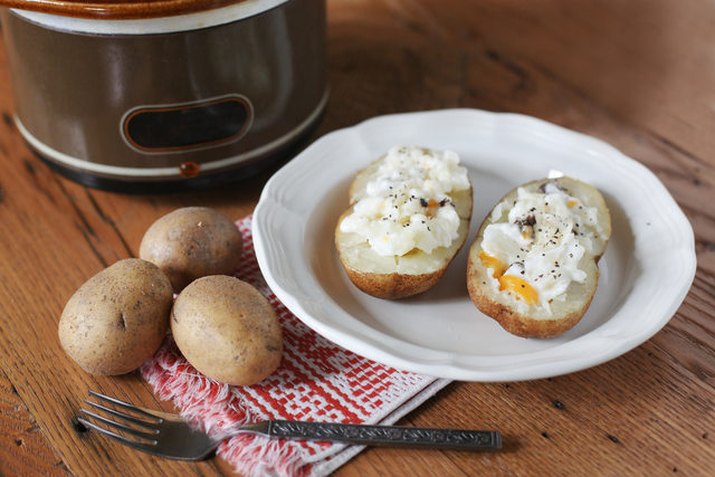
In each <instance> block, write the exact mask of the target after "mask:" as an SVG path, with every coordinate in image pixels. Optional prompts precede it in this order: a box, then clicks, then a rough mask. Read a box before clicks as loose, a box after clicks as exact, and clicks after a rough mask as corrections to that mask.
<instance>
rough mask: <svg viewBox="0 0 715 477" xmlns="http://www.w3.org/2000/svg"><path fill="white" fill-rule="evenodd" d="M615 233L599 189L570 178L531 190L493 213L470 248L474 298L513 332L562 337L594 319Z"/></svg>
mask: <svg viewBox="0 0 715 477" xmlns="http://www.w3.org/2000/svg"><path fill="white" fill-rule="evenodd" d="M610 235H611V220H610V214H609V210H608V207H607V205H606V202H605V200H604V199H603V196H602V195H601V193H600V192H599V191H598V190H597V189H596V188H594V187H593V186H591V185H589V184H586V183H585V182H582V181H579V180H576V179H573V178H569V177H561V178H557V179H542V180H537V181H533V182H529V183H527V184H524V185H522V186H520V187H517V188H515V189H514V190H512V191H511V192H509V193H508V194H507V195H506V196H505V197H503V198H502V199H501V200H500V201H499V203H498V204H497V205H496V206H495V207H494V209H492V211H491V213H490V214H489V215H488V216H487V217H486V219H485V220H484V222H483V223H482V225H481V227H480V229H479V231H478V233H477V236H476V238H475V240H474V242H473V243H472V245H471V247H470V250H469V258H468V263H467V289H468V290H469V295H470V297H471V299H472V301H473V302H474V304H475V305H476V306H477V308H478V309H479V310H480V311H482V312H483V313H484V314H486V315H488V316H490V317H491V318H493V319H494V320H496V321H497V322H498V323H499V324H500V325H501V326H502V327H503V328H504V329H505V330H506V331H508V332H510V333H512V334H515V335H518V336H522V337H538V338H548V337H553V336H558V335H560V334H562V333H564V332H566V331H567V330H569V329H571V328H572V327H573V326H575V325H576V324H577V323H578V322H579V320H580V319H581V318H582V317H583V315H584V314H585V313H586V310H587V309H588V307H589V305H590V303H591V300H592V299H593V296H594V294H595V292H596V288H597V286H598V276H599V272H598V261H599V259H600V258H601V256H602V254H603V252H604V250H605V247H606V245H607V243H608V240H609V238H610Z"/></svg>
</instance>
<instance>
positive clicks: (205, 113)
mask: <svg viewBox="0 0 715 477" xmlns="http://www.w3.org/2000/svg"><path fill="white" fill-rule="evenodd" d="M252 122H253V105H252V104H251V102H250V101H249V99H248V98H246V97H245V96H242V95H238V94H229V95H224V96H217V97H214V98H207V99H204V100H199V101H191V102H187V103H176V104H160V105H146V106H137V107H135V108H132V109H130V110H129V111H127V112H126V113H125V114H124V116H123V117H122V121H121V125H120V126H121V127H120V129H121V134H122V137H123V139H124V141H125V142H126V143H127V145H129V146H130V147H131V148H132V149H134V150H136V151H138V152H141V153H143V154H166V153H179V152H186V151H193V150H197V149H206V148H210V147H217V146H222V145H225V144H229V143H231V142H235V141H238V140H239V139H241V138H242V137H243V136H244V135H245V134H246V132H248V129H249V128H250V127H251V124H252Z"/></svg>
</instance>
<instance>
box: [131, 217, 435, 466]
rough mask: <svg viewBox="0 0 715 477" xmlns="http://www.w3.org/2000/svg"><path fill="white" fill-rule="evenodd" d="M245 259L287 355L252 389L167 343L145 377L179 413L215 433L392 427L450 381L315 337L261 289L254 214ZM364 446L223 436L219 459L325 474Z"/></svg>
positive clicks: (247, 225)
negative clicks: (210, 374) (313, 426)
mask: <svg viewBox="0 0 715 477" xmlns="http://www.w3.org/2000/svg"><path fill="white" fill-rule="evenodd" d="M236 225H237V226H238V228H239V230H240V231H241V234H242V236H243V261H242V262H241V263H242V265H241V269H240V270H237V271H236V274H235V275H236V276H237V277H238V278H240V279H241V280H244V281H246V282H248V283H250V284H252V285H254V286H255V287H256V288H257V289H258V290H259V291H260V292H261V293H263V294H264V295H265V296H266V298H268V301H269V302H270V303H271V305H273V307H274V309H275V310H276V313H277V315H278V318H279V319H280V322H281V325H282V327H283V340H284V345H285V350H284V353H283V360H282V362H281V366H280V367H279V368H278V370H277V371H276V372H275V373H273V374H272V375H271V376H270V377H268V378H267V379H265V380H264V381H262V382H261V383H259V384H257V385H254V386H230V385H226V384H222V383H219V382H216V381H213V380H212V379H210V378H207V377H205V376H203V375H202V374H201V373H199V372H198V371H196V370H195V369H194V368H193V367H192V366H191V365H190V364H189V363H188V362H187V361H186V360H185V359H184V357H183V356H182V355H181V353H180V352H179V351H178V349H177V348H176V345H175V344H174V343H173V342H172V341H171V339H168V340H167V342H166V343H165V344H164V345H163V346H162V348H161V349H160V350H159V352H158V353H157V354H156V355H155V356H154V358H153V359H152V360H151V361H149V362H148V363H146V364H145V365H144V366H143V367H142V375H143V376H144V378H145V379H146V380H147V381H148V382H149V383H150V384H151V386H152V387H153V389H154V392H155V393H157V394H158V395H159V396H160V397H161V398H162V399H171V400H173V402H174V404H175V405H176V406H177V407H178V408H179V409H180V411H181V414H182V416H184V417H185V418H186V419H188V420H190V421H192V422H194V423H196V424H197V425H198V426H200V427H201V428H203V429H204V430H205V431H207V432H209V433H210V434H212V435H215V436H221V435H225V434H227V433H229V432H230V431H231V430H232V429H235V428H236V427H237V425H240V424H243V423H246V422H252V421H257V420H264V419H291V420H306V421H329V422H343V423H354V424H359V423H367V424H378V423H382V424H391V423H394V422H395V421H397V420H398V419H399V418H400V417H402V416H404V415H405V414H407V413H408V412H409V411H411V410H413V409H414V408H416V407H417V406H419V405H420V404H422V403H423V402H424V401H425V400H427V399H428V398H429V397H430V396H432V395H433V394H434V393H436V392H437V391H438V390H439V389H441V388H442V387H444V386H445V385H446V384H447V383H448V382H449V381H448V380H445V379H435V378H432V377H428V376H422V375H418V374H414V373H408V372H403V371H398V370H395V369H392V368H390V367H388V366H384V365H382V364H379V363H376V362H374V361H371V360H368V359H366V358H363V357H361V356H358V355H356V354H354V353H352V352H350V351H348V350H346V349H343V348H341V347H340V346H337V345H335V344H333V343H332V342H330V341H328V340H326V339H324V338H323V337H321V336H319V335H318V334H316V333H315V332H314V331H313V330H311V329H310V328H308V327H307V326H305V325H304V324H303V323H302V322H301V321H300V320H298V319H297V318H296V317H295V316H294V315H293V314H292V313H291V312H290V311H288V309H287V308H285V307H284V306H283V304H282V303H281V302H280V301H278V299H277V298H276V296H275V295H274V294H273V293H272V292H271V290H270V289H269V288H268V286H267V285H266V283H265V281H264V280H263V277H262V276H261V272H260V270H259V268H258V264H257V262H256V256H255V254H254V251H253V241H252V238H251V217H250V216H249V217H246V218H244V219H241V220H239V221H238V222H237V223H236ZM362 449H363V447H361V446H346V445H344V444H330V443H316V442H309V441H289V440H278V439H273V440H272V439H268V438H265V437H262V436H256V435H251V434H248V433H245V434H240V435H237V436H234V437H231V438H228V439H226V440H225V441H224V442H223V443H222V444H221V446H220V447H219V448H218V455H219V456H221V457H222V458H224V459H226V460H227V461H229V462H230V463H231V464H232V465H233V466H234V467H235V468H236V470H237V471H238V472H239V473H241V474H242V475H247V476H251V475H260V476H265V475H299V476H322V475H327V474H329V473H330V472H332V471H333V470H335V469H337V468H338V467H339V466H341V465H342V464H344V463H345V462H347V461H348V460H349V459H350V458H352V457H353V456H355V455H356V454H357V453H358V452H360V451H361V450H362Z"/></svg>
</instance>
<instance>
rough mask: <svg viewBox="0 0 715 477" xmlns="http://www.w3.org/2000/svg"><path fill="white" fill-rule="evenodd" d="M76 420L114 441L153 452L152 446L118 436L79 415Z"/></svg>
mask: <svg viewBox="0 0 715 477" xmlns="http://www.w3.org/2000/svg"><path fill="white" fill-rule="evenodd" d="M77 421H79V422H81V423H82V424H84V425H85V426H87V427H91V428H92V429H94V430H95V431H97V432H99V433H100V434H104V435H105V436H107V437H110V438H112V439H114V440H116V441H119V442H121V443H122V444H125V445H128V446H130V447H134V448H135V449H139V450H142V451H144V452H149V453H154V448H153V447H152V446H150V445H146V444H141V443H139V442H136V441H133V440H131V439H127V438H126V437H124V436H120V435H119V434H117V433H115V432H112V431H110V430H108V429H105V428H103V427H99V426H98V425H96V424H95V423H93V422H90V421H88V420H86V419H83V418H81V417H77Z"/></svg>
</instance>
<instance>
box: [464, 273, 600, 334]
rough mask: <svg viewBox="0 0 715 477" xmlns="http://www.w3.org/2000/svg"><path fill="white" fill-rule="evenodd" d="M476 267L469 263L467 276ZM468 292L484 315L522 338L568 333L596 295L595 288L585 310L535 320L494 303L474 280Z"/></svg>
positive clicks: (470, 274)
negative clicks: (552, 318) (555, 317)
mask: <svg viewBox="0 0 715 477" xmlns="http://www.w3.org/2000/svg"><path fill="white" fill-rule="evenodd" d="M474 266H475V265H473V263H472V261H469V262H468V263H467V276H470V277H471V276H474V273H475V272H474V270H472V268H473V267H474ZM467 290H468V291H469V297H470V298H471V300H472V302H473V303H474V305H475V306H476V307H477V308H478V309H479V310H480V311H481V312H482V313H484V314H485V315H487V316H489V317H491V318H493V319H494V320H495V321H496V322H497V323H499V325H501V327H502V328H504V329H505V330H506V331H508V332H509V333H511V334H513V335H517V336H521V337H522V338H552V337H554V336H558V335H561V334H563V333H565V332H567V331H568V330H570V329H571V328H573V327H574V326H576V323H578V322H579V321H581V318H582V317H583V315H584V314H585V313H586V310H588V307H589V306H590V305H591V301H592V300H593V296H594V294H595V293H596V289H595V288H593V289H592V290H591V296H590V297H589V299H588V301H587V302H586V303H585V304H584V306H583V308H581V309H580V310H578V311H576V312H574V313H569V314H568V315H565V316H563V317H559V318H558V319H554V320H535V319H533V318H530V317H528V316H526V315H522V314H521V313H518V312H516V311H515V310H513V309H512V308H509V307H508V306H505V305H503V304H501V303H498V302H496V301H494V300H493V299H492V298H491V297H490V296H489V295H488V294H486V293H483V288H481V287H480V286H479V285H478V284H477V282H476V281H474V280H467Z"/></svg>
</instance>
